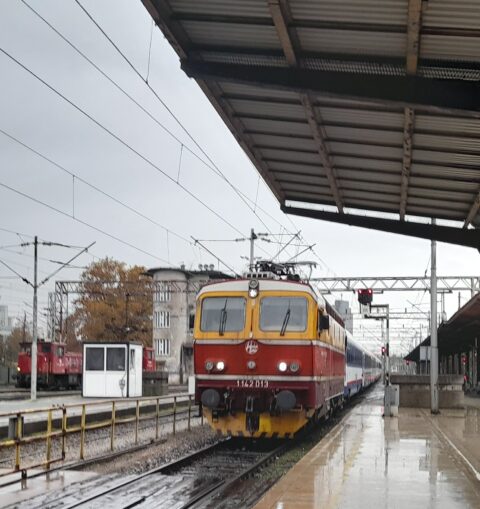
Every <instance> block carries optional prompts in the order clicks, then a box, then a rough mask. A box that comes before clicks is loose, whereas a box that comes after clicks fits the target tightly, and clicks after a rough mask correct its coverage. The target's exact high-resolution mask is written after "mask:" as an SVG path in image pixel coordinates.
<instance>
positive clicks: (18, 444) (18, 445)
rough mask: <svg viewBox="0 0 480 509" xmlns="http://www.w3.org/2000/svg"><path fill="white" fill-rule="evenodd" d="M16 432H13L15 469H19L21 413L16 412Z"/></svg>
mask: <svg viewBox="0 0 480 509" xmlns="http://www.w3.org/2000/svg"><path fill="white" fill-rule="evenodd" d="M16 424H17V432H16V433H15V435H16V436H15V470H17V471H18V470H20V439H21V438H22V414H17V423H16Z"/></svg>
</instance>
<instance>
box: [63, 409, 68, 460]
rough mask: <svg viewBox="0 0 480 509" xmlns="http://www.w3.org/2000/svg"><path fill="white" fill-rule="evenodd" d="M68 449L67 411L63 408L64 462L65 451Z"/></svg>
mask: <svg viewBox="0 0 480 509" xmlns="http://www.w3.org/2000/svg"><path fill="white" fill-rule="evenodd" d="M66 447H67V409H66V408H65V407H63V408H62V460H64V459H65V449H66Z"/></svg>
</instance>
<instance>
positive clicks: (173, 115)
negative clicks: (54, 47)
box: [3, 0, 326, 265]
mask: <svg viewBox="0 0 480 509" xmlns="http://www.w3.org/2000/svg"><path fill="white" fill-rule="evenodd" d="M22 2H23V3H24V4H25V6H27V7H28V8H29V9H30V10H31V11H32V12H34V13H35V14H36V15H37V16H38V17H39V18H40V19H42V20H43V21H44V22H45V23H46V24H47V25H48V26H49V27H50V28H51V29H52V30H54V31H55V32H56V33H57V34H58V35H59V37H61V38H62V39H63V40H64V41H65V42H67V43H68V44H69V45H70V46H71V47H72V48H73V49H75V51H77V52H78V53H79V54H80V55H81V56H82V57H83V58H85V59H86V60H87V61H88V62H89V63H90V64H91V65H92V66H94V67H95V68H96V69H97V70H98V71H99V72H100V73H101V74H102V75H103V76H104V77H105V78H107V79H108V80H109V81H110V82H112V83H113V84H114V85H115V86H116V87H117V88H119V89H120V90H122V91H123V93H125V94H126V95H127V96H128V97H129V98H130V99H131V100H132V101H133V102H134V103H135V104H137V106H139V107H140V108H142V109H143V111H145V113H147V114H148V115H149V116H150V117H152V115H151V114H149V112H148V111H147V110H145V108H143V106H141V105H140V104H139V103H138V102H137V101H136V100H135V99H134V98H133V97H132V96H130V95H129V94H128V93H127V92H125V91H124V90H123V89H121V87H120V86H119V85H118V84H117V83H116V82H115V81H114V80H112V79H111V78H110V77H109V76H108V75H107V74H106V73H105V72H104V71H102V70H101V69H100V68H99V67H98V66H97V65H96V64H95V63H94V62H93V61H92V60H91V59H89V58H88V57H87V56H86V55H85V54H84V53H82V52H81V50H79V49H78V48H77V47H76V46H75V45H73V43H71V41H69V40H68V39H67V38H66V37H65V36H63V35H62V34H61V33H60V32H59V31H58V30H57V29H56V28H55V27H53V25H52V24H51V23H49V22H48V21H47V20H46V19H45V18H44V17H42V16H41V15H40V14H39V13H38V12H37V11H35V9H33V8H32V7H31V6H30V5H28V3H27V2H25V1H24V0H22ZM77 4H78V5H79V6H80V7H81V8H82V10H84V11H85V13H86V14H87V16H88V17H89V18H90V19H91V20H92V22H93V23H94V24H95V25H96V26H97V27H98V29H99V30H100V31H101V32H102V33H103V34H104V36H105V37H106V38H107V39H108V40H109V41H110V43H111V44H112V45H113V46H114V47H115V49H116V50H117V51H118V52H119V53H120V54H121V56H122V57H123V58H124V59H125V60H126V61H127V63H128V64H129V65H130V66H131V68H132V69H133V70H134V71H135V73H136V74H138V76H139V77H140V78H141V79H142V81H143V82H146V81H148V80H145V79H144V78H143V77H142V76H141V74H140V73H139V72H138V70H137V69H136V68H135V66H134V65H133V64H132V63H131V62H130V61H129V60H128V58H127V57H126V56H125V55H124V54H123V52H122V51H121V50H120V49H119V48H118V46H117V45H116V44H115V43H114V42H113V41H112V40H111V38H110V37H108V35H107V34H106V32H105V31H104V30H103V29H102V28H101V27H100V26H99V25H98V23H97V22H96V21H95V20H94V19H93V17H92V16H91V15H90V14H89V13H88V11H86V9H85V8H84V7H83V6H82V5H81V4H80V2H77ZM149 50H151V44H150V48H149ZM3 52H4V53H5V54H6V52H5V51H3ZM7 56H9V57H11V55H8V54H7ZM14 61H16V62H17V63H18V64H19V65H21V66H22V67H23V68H24V69H25V70H27V71H28V72H30V73H31V74H33V75H34V76H35V77H36V78H37V79H39V80H40V81H41V82H42V83H44V84H45V85H46V86H48V87H49V88H51V89H52V87H51V86H50V85H49V84H48V83H46V82H45V81H44V80H42V79H41V78H40V77H39V76H37V75H35V74H34V73H32V71H30V70H29V69H27V68H26V67H25V66H23V65H22V64H21V63H20V62H18V61H17V60H15V59H14ZM146 84H147V85H148V83H146ZM149 88H150V89H151V91H152V93H154V94H155V96H156V98H157V99H158V100H159V101H160V102H161V103H162V104H163V106H164V107H165V108H166V109H167V111H168V112H169V113H170V114H171V115H172V117H173V118H174V119H175V120H176V122H177V123H178V124H179V125H180V126H181V128H182V129H183V130H184V132H185V133H186V134H187V135H188V136H189V138H190V139H191V140H192V141H193V143H194V144H195V145H196V146H197V148H198V149H199V150H200V151H201V152H202V153H203V154H204V155H205V157H206V158H207V159H208V160H209V161H210V163H211V164H212V166H213V168H212V167H211V166H210V165H209V164H207V163H206V162H205V161H204V160H203V159H202V158H200V157H199V156H198V154H196V153H195V152H194V151H192V150H191V149H189V148H188V147H187V146H185V145H184V144H183V142H181V141H180V140H179V139H178V138H176V137H175V136H174V135H173V133H171V132H169V134H170V135H172V136H173V137H174V138H175V139H176V140H177V142H178V143H181V145H182V147H183V146H185V148H186V149H187V150H189V151H190V152H191V153H192V154H193V155H195V157H197V158H198V159H199V160H200V161H202V163H203V164H205V165H206V166H207V167H209V168H210V169H212V170H213V171H214V172H215V173H217V174H218V175H219V176H221V177H222V178H223V179H225V181H226V182H227V183H228V184H229V185H230V186H231V187H232V189H234V190H235V192H237V194H239V196H240V195H242V196H243V197H244V198H245V199H247V200H249V201H250V202H251V203H254V208H256V206H257V203H256V202H257V198H258V185H257V196H256V198H255V201H253V200H251V199H250V198H249V197H248V196H246V195H245V194H244V193H242V191H240V190H238V189H237V188H235V186H233V184H231V183H230V182H229V181H228V179H227V178H226V177H225V175H224V174H223V173H222V172H221V170H220V169H219V168H218V167H217V166H216V165H215V163H214V162H213V161H212V160H211V158H210V157H209V156H208V154H207V153H206V152H205V151H204V150H203V148H202V147H201V146H200V145H199V144H198V143H197V141H196V140H195V139H194V138H193V136H191V134H190V133H189V131H188V130H187V129H186V128H185V126H184V125H183V124H182V122H181V121H180V120H179V119H178V117H176V116H175V114H174V113H173V111H172V110H171V109H170V108H169V107H168V106H167V105H166V103H165V102H164V101H163V100H162V99H161V97H160V96H158V94H156V92H155V91H154V90H153V88H152V87H150V86H149ZM53 91H54V92H56V93H57V94H59V95H60V96H61V97H62V98H63V99H64V100H67V101H68V102H69V103H70V104H72V101H69V100H68V99H67V98H66V97H65V96H63V95H62V94H60V93H59V92H58V91H56V90H53ZM72 106H74V107H76V108H77V109H78V106H77V105H75V104H72ZM82 112H83V113H84V114H86V115H87V117H88V118H90V119H91V120H92V121H93V122H95V123H96V124H97V125H99V126H100V127H102V128H104V129H105V127H104V126H102V125H100V124H99V122H97V121H96V120H95V119H93V117H90V116H89V115H88V114H87V113H86V112H84V111H83V110H82ZM153 120H156V121H157V123H159V122H158V119H154V118H153ZM160 124H161V123H160ZM160 124H159V125H160ZM161 127H162V128H165V126H163V125H161ZM167 131H168V130H167ZM107 132H109V134H111V135H112V136H114V137H115V138H116V139H118V140H119V141H120V142H123V140H121V139H119V138H118V137H117V136H116V135H115V134H114V133H112V132H110V131H109V130H107ZM123 143H124V144H126V143H125V142H123ZM126 146H128V148H130V149H131V150H133V151H134V152H135V153H137V155H139V156H140V157H142V158H144V157H143V156H142V155H141V154H139V153H138V152H136V151H135V149H133V148H132V147H130V146H129V145H128V144H126ZM144 159H145V158H144ZM147 162H149V164H153V163H152V162H151V161H149V160H148V161H147ZM154 166H155V167H156V165H154ZM156 169H157V170H159V171H162V170H161V169H159V168H158V167H156ZM166 176H167V177H168V178H170V177H169V176H168V175H166ZM75 177H78V176H76V175H72V178H73V182H74V181H75ZM78 178H79V177H78ZM170 179H171V178H170ZM177 180H178V179H177ZM87 185H89V183H87ZM180 187H182V188H183V189H184V190H185V191H186V192H188V193H189V194H192V193H191V192H189V191H188V190H187V189H186V188H184V186H180ZM100 192H102V191H100ZM195 198H196V197H195ZM200 201H201V200H200ZM247 206H249V205H248V204H247ZM207 208H208V206H207ZM249 208H250V209H251V210H252V211H253V212H254V213H255V210H254V208H253V209H252V207H250V206H249ZM258 208H259V210H262V212H264V213H265V214H267V215H268V216H269V217H271V218H272V220H274V221H276V222H277V223H278V224H281V223H279V222H278V220H276V218H274V217H273V216H271V215H270V214H268V212H266V211H264V210H263V209H262V208H261V207H258ZM137 212H138V211H137ZM212 212H213V213H215V211H212ZM73 215H74V213H73V212H72V216H73ZM217 217H218V215H217ZM257 217H258V215H257ZM148 219H149V218H148ZM221 219H222V220H224V218H221ZM259 219H260V218H259ZM260 220H261V219H260ZM289 220H290V219H289ZM290 222H291V220H290ZM262 223H263V224H265V223H264V222H263V221H262ZM230 226H232V225H230ZM297 249H298V247H297ZM322 264H324V265H326V264H325V263H324V262H323V260H322Z"/></svg>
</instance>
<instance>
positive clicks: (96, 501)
mask: <svg viewBox="0 0 480 509" xmlns="http://www.w3.org/2000/svg"><path fill="white" fill-rule="evenodd" d="M288 447H289V443H287V442H276V443H272V442H261V443H260V442H254V441H245V440H242V441H239V440H238V439H230V440H224V441H221V442H218V443H216V444H214V445H212V446H209V447H206V448H204V449H201V450H199V451H196V452H194V453H193V454H190V455H188V456H184V457H182V458H180V459H179V460H176V461H173V462H171V463H168V464H166V465H163V466H161V467H159V468H155V469H153V470H150V471H148V472H145V473H142V474H140V475H136V476H128V477H127V478H125V479H123V480H122V481H118V478H115V479H112V478H110V479H105V478H103V477H102V478H100V479H99V478H95V479H94V480H93V481H89V482H85V483H83V485H81V486H80V487H79V486H78V485H77V486H71V487H69V488H66V489H65V490H62V491H61V492H60V493H59V492H56V493H52V494H51V495H49V494H48V493H46V494H45V495H42V496H40V497H36V498H34V499H30V500H29V501H28V504H27V505H25V506H23V505H16V506H15V507H27V506H28V508H29V509H30V508H31V509H34V508H38V509H40V508H45V507H48V508H49V509H56V508H62V509H74V508H87V507H88V508H89V509H90V508H92V509H94V508H102V509H107V508H115V509H120V508H121V509H129V508H133V507H135V508H137V507H138V508H142V509H144V508H153V507H156V508H162V507H165V508H169V509H170V508H175V509H184V508H188V507H195V506H197V505H198V504H205V503H208V502H209V501H211V500H212V499H213V498H215V497H218V496H221V493H222V492H223V491H224V490H229V489H232V487H233V486H234V484H235V483H237V482H241V480H242V479H244V478H245V477H247V476H249V475H251V474H252V473H253V472H255V471H257V470H258V469H260V468H262V466H264V465H266V464H267V463H269V462H270V461H272V460H273V459H274V458H276V457H278V456H279V455H280V454H282V453H283V452H284V451H285V450H286V448H288ZM207 505H208V504H207Z"/></svg>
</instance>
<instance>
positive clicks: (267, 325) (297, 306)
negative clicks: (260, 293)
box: [260, 297, 307, 335]
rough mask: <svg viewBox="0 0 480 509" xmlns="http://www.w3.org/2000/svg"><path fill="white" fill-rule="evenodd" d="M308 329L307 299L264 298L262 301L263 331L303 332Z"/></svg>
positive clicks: (261, 327) (261, 324)
mask: <svg viewBox="0 0 480 509" xmlns="http://www.w3.org/2000/svg"><path fill="white" fill-rule="evenodd" d="M306 328H307V299H306V298H305V297H264V298H263V299H262V300H261V301H260V329H262V330H263V331H280V335H283V334H285V332H290V331H294V332H301V331H305V330H306Z"/></svg>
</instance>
